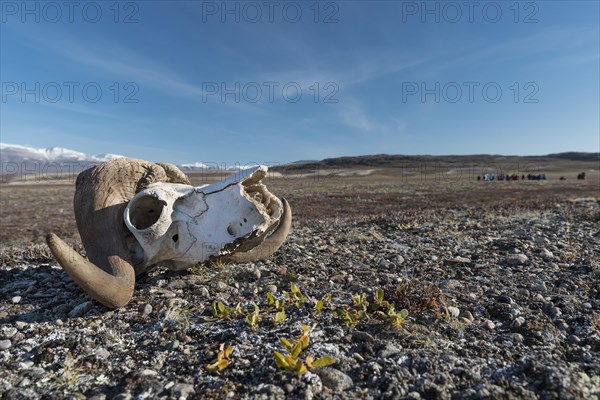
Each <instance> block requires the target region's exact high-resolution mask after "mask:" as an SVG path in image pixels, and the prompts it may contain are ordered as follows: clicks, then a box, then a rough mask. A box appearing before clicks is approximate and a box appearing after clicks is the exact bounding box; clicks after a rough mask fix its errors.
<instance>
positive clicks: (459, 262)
mask: <svg viewBox="0 0 600 400" xmlns="http://www.w3.org/2000/svg"><path fill="white" fill-rule="evenodd" d="M444 263H445V264H448V265H465V264H471V259H470V258H467V257H454V258H452V259H449V260H444Z"/></svg>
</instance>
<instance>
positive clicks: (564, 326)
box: [554, 319, 569, 331]
mask: <svg viewBox="0 0 600 400" xmlns="http://www.w3.org/2000/svg"><path fill="white" fill-rule="evenodd" d="M554 323H555V325H556V327H557V328H558V329H560V330H561V331H566V330H567V329H569V324H567V323H566V322H565V320H563V319H557V320H556V321H555V322H554Z"/></svg>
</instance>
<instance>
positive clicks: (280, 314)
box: [273, 308, 286, 324]
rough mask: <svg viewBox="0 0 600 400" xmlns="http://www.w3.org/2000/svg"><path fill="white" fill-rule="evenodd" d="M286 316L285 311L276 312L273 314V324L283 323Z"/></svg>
mask: <svg viewBox="0 0 600 400" xmlns="http://www.w3.org/2000/svg"><path fill="white" fill-rule="evenodd" d="M285 318H286V315H285V310H284V309H283V308H282V309H281V310H280V311H277V312H276V313H275V315H274V316H273V322H275V323H276V324H279V323H281V322H283V321H285Z"/></svg>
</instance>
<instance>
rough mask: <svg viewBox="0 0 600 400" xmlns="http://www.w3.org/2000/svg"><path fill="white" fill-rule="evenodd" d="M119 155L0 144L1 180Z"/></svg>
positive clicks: (211, 169) (206, 167) (66, 170)
mask: <svg viewBox="0 0 600 400" xmlns="http://www.w3.org/2000/svg"><path fill="white" fill-rule="evenodd" d="M120 157H124V156H121V155H118V154H98V155H92V154H87V153H82V152H80V151H76V150H71V149H66V148H63V147H48V148H36V147H28V146H22V145H18V144H7V143H0V175H2V177H0V180H2V181H6V180H14V179H19V178H22V177H24V176H25V175H28V176H29V175H36V176H39V177H40V179H41V180H44V179H54V178H56V177H58V176H61V175H64V174H71V175H73V174H75V175H76V174H78V173H79V172H81V171H83V170H84V169H87V168H89V167H91V166H93V165H95V164H99V163H101V162H104V161H108V160H113V159H115V158H120ZM252 166H254V165H233V166H230V165H225V164H224V163H221V164H219V163H203V162H195V163H187V164H181V165H178V167H179V168H180V169H181V170H182V171H184V172H188V173H189V172H196V173H216V172H223V171H227V172H236V171H241V170H244V169H246V168H249V167H252Z"/></svg>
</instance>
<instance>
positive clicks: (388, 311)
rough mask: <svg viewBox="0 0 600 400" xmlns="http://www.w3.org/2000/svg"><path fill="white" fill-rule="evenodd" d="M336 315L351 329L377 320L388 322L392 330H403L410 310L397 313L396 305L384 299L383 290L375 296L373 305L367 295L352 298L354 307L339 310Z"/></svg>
mask: <svg viewBox="0 0 600 400" xmlns="http://www.w3.org/2000/svg"><path fill="white" fill-rule="evenodd" d="M336 315H337V316H338V317H340V318H341V319H343V320H344V323H345V324H346V326H347V327H349V328H354V327H356V326H357V325H358V324H359V323H360V322H361V321H365V320H369V319H372V318H376V319H379V320H382V321H387V322H388V323H389V324H390V326H391V327H392V328H395V329H401V328H402V327H403V326H404V324H405V323H406V317H407V316H408V310H406V309H401V310H400V311H396V309H395V307H394V305H393V304H392V303H390V302H388V301H386V300H385V299H384V292H383V289H381V288H380V289H377V291H376V292H375V293H374V294H373V304H370V303H369V302H368V301H367V295H366V294H365V293H362V294H355V295H353V296H352V307H345V308H339V309H337V310H336Z"/></svg>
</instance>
